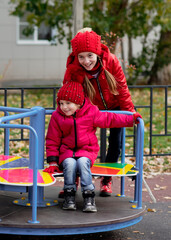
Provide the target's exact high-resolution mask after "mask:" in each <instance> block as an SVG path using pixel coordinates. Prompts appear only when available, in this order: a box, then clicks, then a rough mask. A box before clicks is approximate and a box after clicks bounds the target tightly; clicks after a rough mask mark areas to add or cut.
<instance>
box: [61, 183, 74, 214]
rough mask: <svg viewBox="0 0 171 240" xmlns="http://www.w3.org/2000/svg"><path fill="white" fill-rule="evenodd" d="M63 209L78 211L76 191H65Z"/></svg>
mask: <svg viewBox="0 0 171 240" xmlns="http://www.w3.org/2000/svg"><path fill="white" fill-rule="evenodd" d="M62 208H63V209H64V210H76V205H75V191H74V189H73V188H71V189H65V190H64V202H63V207H62Z"/></svg>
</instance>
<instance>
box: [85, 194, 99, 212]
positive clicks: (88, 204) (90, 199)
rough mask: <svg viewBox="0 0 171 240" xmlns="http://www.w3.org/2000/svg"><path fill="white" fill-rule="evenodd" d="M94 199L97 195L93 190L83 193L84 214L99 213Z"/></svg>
mask: <svg viewBox="0 0 171 240" xmlns="http://www.w3.org/2000/svg"><path fill="white" fill-rule="evenodd" d="M94 197H95V193H94V192H93V191H91V190H87V191H84V192H83V198H84V207H83V212H97V208H96V204H95V198H94Z"/></svg>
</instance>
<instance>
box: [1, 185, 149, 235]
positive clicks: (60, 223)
mask: <svg viewBox="0 0 171 240" xmlns="http://www.w3.org/2000/svg"><path fill="white" fill-rule="evenodd" d="M60 190H61V187H60V188H59V187H54V186H50V187H45V190H44V191H45V199H46V198H47V199H51V200H56V199H57V200H58V204H57V205H56V206H48V207H38V211H37V220H38V221H39V223H34V224H33V223H29V222H28V221H29V220H31V218H32V211H31V207H26V206H19V205H15V204H14V203H13V201H14V200H16V199H20V198H21V197H23V196H26V194H25V193H24V194H22V195H21V194H20V193H16V192H7V191H1V193H0V206H1V207H0V219H1V221H0V233H1V234H16V235H72V234H86V233H95V232H105V231H112V230H116V229H121V228H125V227H129V226H131V225H134V224H136V223H138V222H140V221H141V220H142V218H143V214H144V211H145V208H146V207H145V206H144V205H143V206H142V208H141V209H133V208H132V205H133V204H134V203H131V202H130V200H132V199H131V198H129V197H116V196H115V194H113V195H112V196H111V197H105V198H104V197H99V193H98V192H96V205H97V210H98V211H97V213H84V212H82V208H83V199H82V195H81V191H80V189H79V190H78V192H77V195H76V205H77V210H76V211H66V210H62V202H63V199H58V198H57V197H58V193H59V191H60Z"/></svg>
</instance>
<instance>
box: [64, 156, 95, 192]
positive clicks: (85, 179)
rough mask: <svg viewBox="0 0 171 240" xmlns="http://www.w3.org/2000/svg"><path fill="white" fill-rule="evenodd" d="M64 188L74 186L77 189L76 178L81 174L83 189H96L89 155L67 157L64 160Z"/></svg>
mask: <svg viewBox="0 0 171 240" xmlns="http://www.w3.org/2000/svg"><path fill="white" fill-rule="evenodd" d="M62 164H63V174H64V189H71V188H74V190H75V191H76V184H75V179H76V175H77V174H79V176H80V182H81V191H82V192H83V191H86V190H94V185H93V183H92V174H91V171H90V166H91V161H90V159H88V158H87V157H80V158H78V159H75V158H66V159H65V160H64V161H63V162H62Z"/></svg>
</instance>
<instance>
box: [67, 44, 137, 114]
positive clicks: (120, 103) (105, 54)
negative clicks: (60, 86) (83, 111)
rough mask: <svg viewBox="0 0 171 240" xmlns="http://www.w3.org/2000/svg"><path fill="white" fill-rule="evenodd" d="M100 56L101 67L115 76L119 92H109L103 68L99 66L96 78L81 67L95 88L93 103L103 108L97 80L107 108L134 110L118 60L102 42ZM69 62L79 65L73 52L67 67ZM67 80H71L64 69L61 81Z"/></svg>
mask: <svg viewBox="0 0 171 240" xmlns="http://www.w3.org/2000/svg"><path fill="white" fill-rule="evenodd" d="M100 57H101V59H102V63H103V67H104V68H105V69H107V70H108V71H109V72H110V73H111V74H112V75H113V76H114V77H115V80H116V81H117V91H118V93H119V94H118V95H113V94H112V93H111V92H110V90H109V86H108V83H107V80H106V77H105V72H104V68H101V70H100V74H99V76H98V79H95V78H93V77H92V76H91V75H90V74H88V72H87V71H86V70H85V69H83V71H84V72H85V74H86V75H87V76H88V78H89V80H90V81H91V83H92V85H93V86H94V88H95V90H96V97H95V99H94V101H93V103H94V104H95V105H96V106H98V108H99V109H100V110H104V109H105V106H104V104H103V101H102V98H101V96H100V92H99V87H98V83H97V81H99V85H100V88H101V92H102V95H103V98H104V100H105V103H106V105H107V109H109V110H114V109H116V108H118V107H119V108H120V110H125V111H131V112H135V109H134V105H133V103H132V99H131V95H130V93H129V90H128V86H127V82H126V78H125V75H124V73H123V71H122V68H121V65H120V63H119V60H118V59H117V57H116V56H115V55H114V54H112V53H110V51H109V49H108V47H106V46H105V45H103V44H102V54H101V56H100ZM71 63H72V64H75V65H77V66H78V65H80V64H79V62H78V58H77V56H74V54H73V53H71V54H70V55H69V57H68V60H67V68H68V66H69V65H70V64H71ZM68 81H71V79H70V76H69V73H68V71H67V70H66V72H65V76H64V81H63V83H65V82H68Z"/></svg>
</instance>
